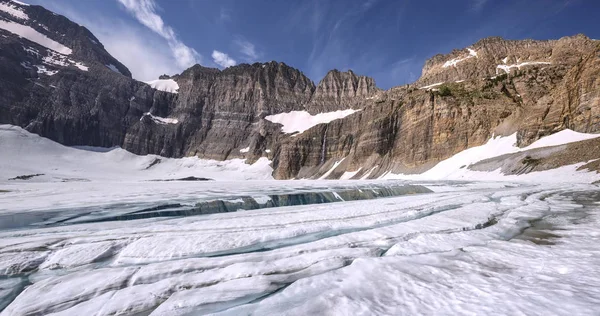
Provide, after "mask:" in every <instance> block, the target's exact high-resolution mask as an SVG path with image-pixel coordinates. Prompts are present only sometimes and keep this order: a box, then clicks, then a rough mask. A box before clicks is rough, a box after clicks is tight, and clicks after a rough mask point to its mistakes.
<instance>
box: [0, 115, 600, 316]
mask: <svg viewBox="0 0 600 316" xmlns="http://www.w3.org/2000/svg"><path fill="white" fill-rule="evenodd" d="M597 136H598V135H590V134H582V133H576V132H573V131H569V130H565V131H563V132H560V133H556V134H554V135H551V136H548V137H546V138H543V139H541V140H539V141H537V142H535V143H533V144H532V145H530V146H529V147H527V148H525V149H529V148H539V147H544V146H551V145H557V144H563V143H568V142H573V141H577V140H582V139H588V138H591V137H597ZM515 141H516V136H515V135H511V136H510V137H496V138H493V139H491V140H490V141H489V142H488V143H486V144H485V145H483V146H480V147H474V148H471V149H469V150H467V151H466V153H461V154H458V155H456V156H454V157H452V158H450V159H449V160H448V161H446V162H445V163H444V164H442V165H441V167H436V168H434V169H432V170H433V171H431V172H433V173H432V174H433V175H437V176H439V177H447V178H453V177H457V178H461V177H463V178H465V177H466V178H468V177H473V178H476V179H477V180H481V179H485V177H490V179H492V180H496V179H500V178H503V177H502V175H498V174H495V173H493V172H487V173H477V174H475V173H462V174H461V173H460V172H462V171H464V170H465V168H460V167H461V164H469V163H473V162H475V161H478V160H480V159H484V158H486V157H491V156H495V155H501V154H504V153H506V152H511V151H512V152H515V151H519V150H524V149H520V148H517V147H515V146H514V144H515ZM0 162H1V163H0V309H3V308H4V309H3V310H2V311H1V312H0V315H2V316H4V315H199V314H207V313H213V314H216V315H247V314H253V315H279V314H287V315H313V314H315V315H319V314H331V315H345V314H352V315H355V314H356V315H372V314H378V315H399V314H500V315H515V314H559V315H574V314H577V315H597V314H598V312H599V308H598V306H600V290H599V289H600V243H599V242H598V241H599V240H598V239H599V238H600V204H598V203H597V201H598V200H599V199H600V188H599V187H598V186H597V185H593V184H584V183H570V184H565V183H556V184H554V183H551V182H552V181H551V180H553V181H562V182H565V181H567V182H585V181H588V182H591V180H592V179H593V177H595V178H596V179H597V178H598V175H596V174H594V175H593V177H592V175H591V173H587V174H589V175H590V176H589V178H585V177H586V176H583V177H581V174H578V175H579V176H580V177H564V176H559V177H557V176H556V175H557V174H560V175H564V174H566V173H565V170H563V169H564V168H571V167H569V166H567V167H563V168H562V169H561V168H559V169H557V170H554V171H552V172H554V174H553V178H552V179H550V177H549V179H543V178H542V179H540V176H539V174H537V175H532V176H531V179H529V181H530V182H527V181H523V179H527V178H526V177H521V176H519V177H514V180H515V181H514V182H510V181H507V180H506V179H504V182H492V181H490V182H481V181H478V182H468V181H443V182H439V181H430V180H418V181H412V182H407V181H403V180H369V181H343V180H329V181H318V180H314V181H310V180H298V181H274V180H272V178H270V174H271V172H272V169H271V167H270V166H269V163H270V162H269V160H267V159H266V158H261V159H259V160H258V161H257V162H256V163H255V164H253V165H247V164H245V163H244V162H243V160H239V159H238V160H233V161H218V162H217V161H209V160H201V159H197V158H193V157H192V158H183V159H169V158H164V157H158V156H154V155H148V156H137V155H133V154H131V153H128V152H126V151H124V150H122V149H119V148H93V147H80V148H72V147H65V146H62V145H60V144H57V143H55V142H52V141H50V140H48V139H45V138H41V137H39V136H37V135H33V134H31V133H28V132H26V131H24V130H23V129H21V128H18V127H14V126H7V125H0ZM341 162H342V161H337V162H335V163H333V164H332V166H331V169H330V170H329V171H328V174H331V172H333V170H335V168H336V167H338V166H339V164H340V163H341ZM372 170H374V169H371V170H369V171H367V173H370V172H372ZM358 171H359V170H357V171H351V172H347V173H345V174H344V176H343V177H344V178H348V177H351V176H354V175H356V174H357V172H358ZM557 172H558V173H557ZM35 174H42V175H38V176H35V177H32V178H31V179H29V180H8V179H9V178H12V177H16V176H19V175H35ZM432 174H429V175H432ZM187 176H197V177H214V178H216V179H217V180H219V181H199V182H180V181H173V182H162V181H150V180H158V179H174V178H181V177H187ZM243 179H256V180H258V179H262V180H261V181H239V180H243ZM269 179H270V180H269ZM267 180H268V181H267ZM584 180H585V181H584ZM542 182H545V183H542ZM406 183H413V184H418V185H423V186H426V187H428V188H430V189H431V190H432V191H433V192H429V191H428V192H429V193H421V194H409V195H403V196H395V197H388V198H377V199H372V200H355V201H347V200H346V201H344V198H345V197H348V196H350V197H351V196H352V195H353V194H358V193H359V192H363V193H364V192H373V194H374V195H376V194H375V193H376V192H379V191H377V190H384V189H390V190H391V188H393V187H394V186H399V185H405V184H406ZM315 192H328V193H329V194H330V196H332V199H334V200H335V201H334V203H328V204H319V203H320V202H322V201H321V200H318V199H317V200H314V201H313V204H307V205H293V206H285V207H271V208H263V209H254V210H245V211H236V210H235V209H234V210H233V211H231V212H223V213H217V214H208V215H186V214H183V215H182V214H180V213H175V214H174V215H169V214H168V212H169V211H170V210H173V209H177V210H179V209H182V208H193V207H197V205H198V203H200V202H202V203H210V202H211V201H214V202H215V203H216V204H218V203H222V201H229V202H238V203H241V202H244V201H245V200H246V199H247V198H248V197H252V199H253V200H252V201H253V203H261V204H263V203H274V202H275V201H276V200H278V199H282V197H283V196H286V194H287V196H288V198H291V197H290V196H296V198H298V199H299V200H302V199H306V200H308V199H309V198H310V196H311V195H310V194H311V193H315ZM161 212H162V213H161ZM150 213H154V214H158V213H161V214H160V215H162V216H147V217H146V218H145V217H144V215H147V214H150ZM131 214H138V215H141V216H140V217H137V218H127V215H131Z"/></svg>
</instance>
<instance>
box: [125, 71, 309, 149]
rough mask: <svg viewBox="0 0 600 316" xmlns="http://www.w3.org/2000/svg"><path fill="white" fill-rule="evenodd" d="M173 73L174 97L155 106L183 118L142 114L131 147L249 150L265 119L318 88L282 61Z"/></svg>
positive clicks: (297, 105) (299, 103)
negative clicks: (170, 120) (162, 121)
mask: <svg viewBox="0 0 600 316" xmlns="http://www.w3.org/2000/svg"><path fill="white" fill-rule="evenodd" d="M172 79H174V80H175V81H176V82H177V84H178V85H179V93H178V94H177V95H176V96H175V97H174V102H173V103H172V104H169V105H167V106H166V107H164V108H159V107H156V108H152V109H151V112H152V113H153V114H155V113H156V114H155V115H158V116H164V117H167V116H168V117H170V118H176V119H177V121H178V123H177V124H155V123H154V121H152V120H150V119H148V120H141V121H140V122H139V123H138V124H135V125H134V126H132V128H131V130H130V131H129V133H128V135H127V138H126V139H125V144H124V145H125V148H126V149H128V150H131V151H133V152H137V153H142V154H146V153H161V154H164V155H168V156H184V155H197V156H200V157H203V158H211V159H220V160H222V159H227V158H235V157H242V156H248V155H244V153H241V152H240V151H239V150H240V149H243V148H246V147H249V146H250V143H252V142H253V141H254V142H256V141H257V140H256V138H257V137H258V138H261V134H264V133H261V132H260V126H261V125H260V124H259V122H260V121H261V119H262V118H264V117H265V116H267V115H271V114H276V113H281V112H289V111H293V110H301V109H302V104H304V103H306V102H308V100H309V99H310V96H311V95H312V93H313V91H314V89H315V88H314V84H313V83H312V81H310V79H308V78H307V77H306V76H304V75H303V74H302V73H301V72H300V71H298V70H297V69H293V68H291V67H289V66H287V65H286V64H284V63H277V62H269V63H265V64H260V63H255V64H253V65H247V64H242V65H238V66H234V67H230V68H227V69H225V70H223V71H220V70H218V69H212V68H206V67H202V66H200V65H196V66H194V67H192V68H190V69H188V70H186V71H184V72H183V73H182V74H181V75H177V76H174V77H173V78H172ZM157 105H163V103H157ZM157 135H164V136H161V137H158V138H157ZM264 136H265V135H262V137H264ZM172 140H176V141H175V142H173V141H172ZM259 145H260V144H259ZM252 148H254V147H252ZM234 149H237V151H236V150H234Z"/></svg>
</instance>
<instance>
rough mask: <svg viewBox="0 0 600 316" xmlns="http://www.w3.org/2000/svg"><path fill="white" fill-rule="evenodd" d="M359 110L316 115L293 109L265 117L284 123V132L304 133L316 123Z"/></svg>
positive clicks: (336, 118)
mask: <svg viewBox="0 0 600 316" xmlns="http://www.w3.org/2000/svg"><path fill="white" fill-rule="evenodd" d="M358 111H360V110H353V109H348V110H339V111H335V112H326V113H319V114H316V115H311V114H310V113H308V112H306V111H291V112H288V113H279V114H275V115H269V116H267V117H265V120H267V121H270V122H273V123H277V124H281V125H283V127H282V128H281V131H282V132H284V133H295V132H299V133H302V132H304V131H306V130H307V129H309V128H311V127H313V126H315V125H318V124H325V123H329V122H331V121H334V120H338V119H341V118H344V117H346V116H348V115H350V114H353V113H356V112H358Z"/></svg>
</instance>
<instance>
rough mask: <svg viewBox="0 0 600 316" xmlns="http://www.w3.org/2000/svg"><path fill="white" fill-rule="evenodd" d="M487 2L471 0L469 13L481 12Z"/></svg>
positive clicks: (485, 0) (484, 0)
mask: <svg viewBox="0 0 600 316" xmlns="http://www.w3.org/2000/svg"><path fill="white" fill-rule="evenodd" d="M487 2H488V0H471V11H473V12H479V11H481V10H482V9H483V7H484V6H485V4H486V3H487Z"/></svg>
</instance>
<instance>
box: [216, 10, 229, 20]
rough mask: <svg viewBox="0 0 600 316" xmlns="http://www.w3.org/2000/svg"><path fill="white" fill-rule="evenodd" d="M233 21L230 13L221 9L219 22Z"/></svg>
mask: <svg viewBox="0 0 600 316" xmlns="http://www.w3.org/2000/svg"><path fill="white" fill-rule="evenodd" d="M230 21H231V14H230V13H229V11H228V10H227V9H225V8H221V11H220V12H219V22H230Z"/></svg>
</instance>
